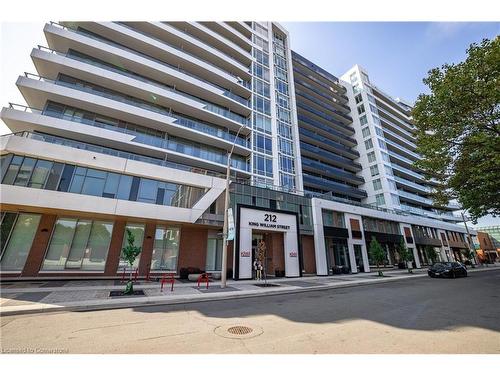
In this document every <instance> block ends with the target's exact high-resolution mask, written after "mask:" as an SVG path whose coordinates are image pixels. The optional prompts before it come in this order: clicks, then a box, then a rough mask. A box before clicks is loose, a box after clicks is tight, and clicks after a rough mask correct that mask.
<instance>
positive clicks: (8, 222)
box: [0, 213, 40, 271]
mask: <svg viewBox="0 0 500 375" xmlns="http://www.w3.org/2000/svg"><path fill="white" fill-rule="evenodd" d="M7 215H9V216H8V217H7ZM14 222H15V224H14ZM39 222H40V215H36V214H18V215H16V214H12V213H6V214H5V215H4V218H3V220H2V224H1V227H2V229H1V234H2V240H1V242H2V245H3V247H4V248H2V250H3V252H2V255H1V260H0V269H1V270H2V271H21V270H22V269H23V268H24V264H25V263H26V259H27V258H28V253H29V251H30V249H31V245H32V243H33V239H34V238H35V233H36V230H37V228H38V224H39ZM4 235H6V236H5V237H4Z"/></svg>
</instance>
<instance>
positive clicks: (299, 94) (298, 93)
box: [295, 88, 352, 123]
mask: <svg viewBox="0 0 500 375" xmlns="http://www.w3.org/2000/svg"><path fill="white" fill-rule="evenodd" d="M295 95H296V96H297V97H302V98H305V99H307V100H309V101H311V102H312V103H314V104H316V105H318V106H319V107H321V108H322V109H326V110H328V111H330V112H332V113H334V114H335V115H337V116H340V117H342V118H343V119H345V120H348V121H349V122H350V123H352V117H351V116H348V115H346V114H345V113H343V112H341V111H339V110H336V109H335V108H333V107H332V106H330V105H328V104H326V103H324V102H321V103H318V99H317V98H315V97H314V96H312V95H309V94H307V93H305V92H304V91H302V90H298V89H297V88H296V89H295Z"/></svg>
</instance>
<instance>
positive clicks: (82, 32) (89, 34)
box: [50, 22, 251, 106]
mask: <svg viewBox="0 0 500 375" xmlns="http://www.w3.org/2000/svg"><path fill="white" fill-rule="evenodd" d="M50 24H51V25H53V26H56V27H59V28H62V29H64V30H67V31H71V32H74V33H77V34H80V35H84V36H86V37H88V38H91V39H94V40H97V41H99V42H102V43H105V44H108V45H111V46H113V47H116V48H119V49H122V50H125V51H127V52H130V53H133V54H134V55H137V56H140V57H142V58H145V59H147V60H150V61H153V62H156V63H158V64H161V65H163V66H166V67H168V68H171V69H175V70H177V71H179V72H181V73H184V74H186V75H188V76H190V77H193V78H195V79H197V80H200V81H203V82H205V83H207V84H209V85H211V86H213V87H215V88H217V89H219V90H224V95H225V96H228V97H230V98H231V99H234V100H236V101H238V102H240V103H241V104H244V105H246V106H248V105H249V104H248V100H247V99H244V98H242V97H240V96H239V95H236V94H234V93H232V92H231V91H229V90H226V89H225V88H223V87H221V86H219V85H216V84H214V83H212V82H209V81H207V80H206V79H203V78H201V77H199V76H198V75H196V74H193V73H191V72H188V71H187V70H185V69H181V68H179V67H178V66H175V65H173V64H169V63H167V62H165V61H163V60H159V59H156V58H154V57H152V56H149V55H146V54H144V53H142V52H139V51H136V50H134V49H132V48H129V47H126V46H124V45H122V44H119V43H116V42H113V41H111V40H109V39H107V38H104V37H101V36H100V35H97V34H94V33H92V32H90V31H87V30H84V29H74V28H70V27H67V26H64V25H61V24H58V23H56V22H51V23H50ZM122 26H125V25H122ZM125 27H127V26H125ZM134 31H137V30H134ZM153 39H154V38H153ZM162 43H164V44H167V45H168V43H165V42H162ZM169 46H170V47H172V48H175V49H178V48H176V47H175V46H171V45H169ZM179 51H180V52H182V53H185V54H187V55H190V54H189V53H187V52H186V51H181V50H179ZM193 57H196V56H193ZM196 58H197V59H198V60H201V61H203V62H205V63H207V64H209V65H212V66H214V67H215V68H217V69H218V70H221V69H220V68H219V67H218V66H216V65H213V64H212V63H210V62H207V61H204V60H202V59H200V58H198V57H196ZM224 73H226V74H229V75H231V76H233V77H235V78H237V79H238V84H239V85H240V86H243V87H245V88H247V89H251V83H250V82H246V81H243V80H242V79H240V78H238V77H236V76H234V75H232V74H231V73H229V72H226V71H224Z"/></svg>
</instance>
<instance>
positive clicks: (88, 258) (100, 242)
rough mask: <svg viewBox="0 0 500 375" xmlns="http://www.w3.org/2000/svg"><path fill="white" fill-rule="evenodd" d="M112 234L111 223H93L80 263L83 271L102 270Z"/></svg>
mask: <svg viewBox="0 0 500 375" xmlns="http://www.w3.org/2000/svg"><path fill="white" fill-rule="evenodd" d="M112 233H113V223H110V222H105V221H94V222H93V224H92V230H91V232H90V238H89V240H88V242H87V248H86V251H85V256H84V258H83V262H82V269H83V270H89V271H90V270H92V271H97V270H100V271H102V270H104V267H105V265H106V259H107V257H108V250H109V244H110V243H111V235H112Z"/></svg>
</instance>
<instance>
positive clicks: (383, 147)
mask: <svg viewBox="0 0 500 375" xmlns="http://www.w3.org/2000/svg"><path fill="white" fill-rule="evenodd" d="M378 145H379V146H380V148H381V149H382V150H387V145H386V144H385V141H383V140H381V139H379V140H378Z"/></svg>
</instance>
